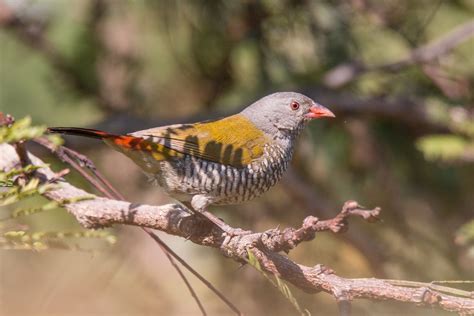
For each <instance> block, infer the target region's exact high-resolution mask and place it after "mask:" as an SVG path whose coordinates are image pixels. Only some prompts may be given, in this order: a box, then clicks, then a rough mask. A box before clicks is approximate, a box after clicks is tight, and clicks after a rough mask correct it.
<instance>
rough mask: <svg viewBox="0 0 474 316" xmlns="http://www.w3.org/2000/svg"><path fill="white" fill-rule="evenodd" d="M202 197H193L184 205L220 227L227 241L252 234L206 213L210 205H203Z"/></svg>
mask: <svg viewBox="0 0 474 316" xmlns="http://www.w3.org/2000/svg"><path fill="white" fill-rule="evenodd" d="M200 197H201V196H199V195H196V196H194V197H193V199H192V201H191V202H190V203H189V202H183V204H184V205H185V206H186V207H187V208H189V209H190V210H192V211H194V212H195V213H196V214H199V215H200V216H203V217H205V218H206V219H207V220H209V221H210V222H211V223H213V224H214V225H216V226H217V227H219V228H220V229H221V230H222V231H223V232H224V235H225V237H226V240H227V241H228V239H229V240H230V238H232V237H235V236H240V235H246V234H249V233H251V232H250V231H245V230H242V229H240V228H233V227H231V226H229V225H227V224H226V223H225V222H224V221H223V220H222V219H220V218H219V217H217V216H216V215H214V214H212V213H210V212H208V211H206V207H207V205H209V204H210V203H202V202H203V201H205V200H203V199H202V198H200Z"/></svg>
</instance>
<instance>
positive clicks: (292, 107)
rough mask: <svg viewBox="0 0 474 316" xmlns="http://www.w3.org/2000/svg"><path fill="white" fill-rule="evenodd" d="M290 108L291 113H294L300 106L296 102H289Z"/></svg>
mask: <svg viewBox="0 0 474 316" xmlns="http://www.w3.org/2000/svg"><path fill="white" fill-rule="evenodd" d="M290 108H291V109H292V110H293V111H296V110H298V109H299V108H300V104H299V103H298V102H296V101H293V102H291V104H290Z"/></svg>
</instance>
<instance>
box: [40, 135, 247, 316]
mask: <svg viewBox="0 0 474 316" xmlns="http://www.w3.org/2000/svg"><path fill="white" fill-rule="evenodd" d="M35 141H36V142H37V143H38V144H41V145H43V146H45V147H46V148H48V149H50V150H51V151H52V152H53V153H55V154H56V155H57V156H58V157H59V158H60V159H61V160H63V161H66V162H68V163H69V161H73V162H74V159H72V157H74V158H75V159H76V160H79V161H80V162H81V164H82V165H83V166H85V167H86V168H88V169H89V170H90V171H91V172H92V174H93V175H94V176H95V177H96V178H97V179H98V180H99V181H100V182H101V183H103V184H104V185H105V186H106V187H107V188H109V190H110V191H111V192H109V191H107V189H106V188H104V187H103V186H102V185H100V183H98V182H97V181H94V182H91V183H92V184H93V185H94V186H95V187H96V188H97V189H98V190H99V191H101V192H103V193H104V194H105V195H106V196H107V197H109V198H115V199H118V200H122V201H125V197H124V196H123V195H122V194H121V193H120V192H119V191H117V190H116V189H115V188H114V187H113V186H112V185H111V184H110V183H109V182H108V181H107V179H106V178H105V177H104V176H103V175H102V174H101V173H100V172H99V171H98V170H97V168H96V167H95V165H94V163H93V162H92V161H91V160H90V159H89V158H87V157H86V156H84V155H82V154H80V153H78V152H76V151H74V150H72V149H70V148H67V147H64V146H60V147H58V148H54V145H53V144H52V143H51V142H49V140H47V139H46V138H40V139H35ZM71 156H72V157H71ZM71 165H72V166H73V167H74V168H75V169H76V170H77V168H79V169H80V172H81V174H83V173H85V171H84V170H83V169H82V168H81V167H80V165H78V164H77V163H75V164H71ZM78 171H79V170H78ZM86 174H87V173H86ZM87 176H89V174H87ZM94 180H95V179H94ZM141 228H142V229H143V230H144V231H145V232H146V233H147V234H148V235H149V236H150V237H152V238H153V239H154V240H155V242H157V243H158V244H159V246H160V248H161V249H162V250H163V251H164V252H165V255H166V257H167V258H168V259H169V261H170V263H171V265H172V266H173V267H175V269H176V270H177V272H178V274H179V275H180V276H181V278H182V279H183V281H184V282H185V284H186V286H187V287H188V289H189V290H190V292H191V295H192V296H193V298H194V299H195V300H196V303H197V305H198V306H199V309H200V310H201V311H202V312H203V314H204V315H206V312H205V310H204V308H203V306H202V304H201V302H200V300H199V299H198V297H197V295H196V293H195V291H194V290H193V289H192V287H191V285H190V283H189V282H188V280H187V279H186V276H185V275H184V274H183V273H182V272H181V271H180V270H179V267H178V266H177V265H176V263H175V262H174V260H173V257H174V258H175V259H176V260H178V261H179V262H180V263H181V264H182V265H183V266H184V267H185V268H186V269H188V270H189V271H190V272H191V273H192V274H194V275H195V276H196V277H197V278H198V279H199V280H201V281H202V282H203V283H204V284H205V285H206V286H207V287H208V288H209V289H211V291H213V292H214V293H216V295H217V296H218V297H219V298H220V299H222V301H223V302H224V303H225V304H226V305H228V306H229V307H230V308H231V309H232V310H234V311H236V313H237V314H239V315H240V314H241V313H240V311H239V310H238V309H237V308H236V307H235V305H233V304H232V303H231V302H230V301H229V300H228V299H227V298H226V297H225V296H224V295H223V294H222V293H221V292H219V290H217V289H216V288H215V287H214V286H213V285H212V284H211V283H210V282H209V281H207V280H206V279H205V278H204V277H203V276H201V275H200V274H199V273H198V272H197V271H195V270H194V269H193V268H191V266H189V265H188V264H187V263H186V261H184V260H183V259H182V258H181V257H179V256H178V255H177V254H176V253H175V252H173V251H172V250H171V249H170V248H169V247H168V246H167V245H166V244H165V243H164V242H163V241H162V240H161V238H160V237H158V236H157V235H156V234H155V233H154V232H153V230H151V229H148V228H146V227H141Z"/></svg>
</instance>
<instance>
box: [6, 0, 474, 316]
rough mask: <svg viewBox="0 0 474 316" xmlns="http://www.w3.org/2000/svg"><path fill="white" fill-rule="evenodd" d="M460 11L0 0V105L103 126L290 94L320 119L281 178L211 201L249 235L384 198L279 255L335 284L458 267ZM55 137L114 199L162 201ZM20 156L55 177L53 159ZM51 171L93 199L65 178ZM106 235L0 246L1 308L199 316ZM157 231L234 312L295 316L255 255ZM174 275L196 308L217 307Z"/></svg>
mask: <svg viewBox="0 0 474 316" xmlns="http://www.w3.org/2000/svg"><path fill="white" fill-rule="evenodd" d="M473 16H474V1H471V0H455V1H454V0H452V1H448V0H445V1H443V0H419V1H408V0H403V1H400V0H386V1H376V0H346V1H342V0H319V1H305V0H277V1H252V0H246V1H204V0H200V1H198V0H196V1H166V0H159V1H151V0H149V1H146V0H140V1H125V0H124V1H107V0H84V1H61V0H42V1H34V0H8V1H6V0H1V1H0V111H3V112H5V113H10V114H12V115H13V116H14V117H16V118H17V119H19V118H22V117H24V116H27V115H29V116H31V117H32V119H33V122H34V123H35V124H45V125H49V126H83V127H93V128H99V129H105V130H107V131H109V132H115V133H118V132H131V131H134V130H139V129H145V128H149V127H153V126H159V125H164V124H169V123H175V122H193V121H198V120H201V119H206V118H216V117H219V116H225V115H228V114H230V113H235V112H237V111H239V110H240V109H241V108H243V107H244V106H246V105H248V104H250V103H251V102H253V101H255V100H256V99H258V98H260V97H262V96H264V95H266V94H268V93H271V92H276V91H288V90H292V91H299V92H303V93H305V94H307V95H308V96H310V97H312V98H314V99H315V100H317V101H318V102H320V103H321V104H323V105H325V106H327V107H328V108H330V109H331V110H332V111H333V112H334V113H335V114H336V116H337V118H336V119H334V120H318V121H315V122H312V124H310V126H308V128H307V129H306V131H305V133H304V135H303V136H302V137H301V139H300V141H299V144H298V147H297V150H296V155H295V158H294V159H293V163H292V167H291V170H290V171H289V172H288V173H287V174H286V176H285V178H284V180H283V181H282V182H281V183H280V184H278V185H277V186H276V187H274V188H273V189H271V190H270V191H269V192H268V193H267V194H265V195H263V196H262V197H260V198H258V199H256V200H254V201H251V202H247V203H245V204H242V205H238V206H225V207H224V206H223V207H216V208H214V209H213V212H214V213H215V214H217V215H218V216H220V217H222V218H224V219H225V221H226V222H228V223H229V224H231V225H232V226H236V227H242V228H244V229H252V230H255V231H263V230H266V229H269V228H273V227H276V226H277V225H280V226H281V227H288V226H297V225H300V224H301V221H302V220H303V219H304V218H305V217H306V216H308V215H315V216H318V217H320V218H330V217H332V216H334V215H335V214H337V212H338V211H339V210H340V208H341V206H342V204H343V203H344V202H345V201H346V200H349V199H355V200H357V201H358V202H359V203H361V204H362V205H365V206H367V207H375V206H380V207H382V219H383V220H382V221H381V222H379V223H377V224H368V223H365V222H363V221H362V220H360V219H357V218H354V219H351V220H350V225H349V227H350V228H349V231H348V232H346V233H345V234H341V235H337V236H336V235H334V234H330V233H321V234H319V235H317V238H316V239H315V240H313V241H311V242H308V243H304V244H301V245H300V246H299V247H297V248H296V249H295V250H294V251H292V252H291V253H290V254H289V256H290V257H291V259H293V260H295V261H297V262H299V263H302V264H305V265H315V264H317V263H323V264H325V265H327V266H329V267H331V268H333V269H334V270H335V271H336V272H337V273H338V274H339V275H341V276H344V277H372V276H374V277H380V278H390V279H409V280H414V281H427V282H429V281H433V280H457V279H472V277H473V275H474V268H473V266H474V247H473V240H474V221H472V218H473V214H474V164H473V162H474V108H473V105H474V92H473V91H474V40H473V37H472V33H473V32H474V30H473V28H474V27H473V24H472V23H473V21H474V19H473ZM66 145H68V146H70V147H72V148H74V149H77V150H78V151H80V152H82V153H84V154H86V155H88V156H89V157H91V158H92V159H93V161H94V162H95V163H96V164H97V166H98V168H99V170H100V171H102V172H103V173H104V174H105V175H106V177H107V178H108V179H109V180H110V181H111V182H112V183H113V184H114V185H115V187H116V188H118V189H119V190H120V191H121V192H122V193H124V194H125V196H126V197H127V198H128V199H129V200H130V201H133V202H137V203H151V204H160V203H165V202H169V201H170V199H169V198H167V197H166V196H165V195H163V193H162V192H161V191H160V190H159V189H158V188H156V187H151V186H150V185H149V183H148V182H147V180H146V178H145V176H144V175H142V173H141V172H140V171H139V169H138V167H136V166H135V165H134V164H133V163H132V162H131V161H129V160H128V159H127V158H125V157H122V156H121V155H120V154H118V153H116V152H113V151H112V150H111V149H109V148H107V147H106V146H104V145H103V144H101V143H100V142H97V141H95V140H88V139H87V140H86V139H79V138H74V137H70V138H68V139H67V142H66ZM29 149H31V150H32V151H33V152H34V153H36V154H38V155H40V157H41V158H42V159H44V160H45V161H47V162H48V163H51V164H52V167H53V169H55V170H60V169H61V168H65V167H66V166H65V165H62V164H60V163H59V162H58V160H57V159H55V158H53V157H52V156H51V155H49V154H48V153H46V152H45V151H42V150H41V149H40V148H37V147H34V146H33V145H31V146H29ZM67 179H68V180H69V181H70V182H72V183H73V184H75V185H77V186H80V187H83V188H85V189H87V190H89V191H90V192H94V191H93V188H91V187H90V186H89V185H88V184H87V183H86V182H85V181H84V180H82V179H81V177H80V176H79V175H78V174H75V173H71V174H70V175H68V177H67ZM39 202H42V203H44V200H42V199H41V198H34V199H30V200H28V201H25V202H23V203H24V204H25V205H35V203H39ZM12 209H13V208H3V209H1V210H0V215H2V216H5V215H7V214H8V212H10V211H11V210H12ZM20 228H21V229H25V230H28V231H31V232H38V231H40V232H41V231H80V230H81V228H80V227H79V226H78V225H77V223H76V222H75V221H74V219H73V218H72V217H71V216H69V215H68V214H67V213H66V212H65V211H64V210H63V209H55V210H50V211H45V212H41V213H39V214H35V215H31V216H24V217H19V218H17V219H14V220H8V221H2V222H0V233H1V232H5V231H8V230H15V229H20ZM108 232H109V233H110V234H112V235H113V236H115V238H116V239H117V241H116V243H113V244H112V243H110V242H104V240H101V239H100V238H99V239H97V240H95V239H90V240H89V239H87V240H86V241H84V240H82V241H81V240H75V239H71V240H66V241H61V242H58V243H56V244H55V243H53V242H51V243H50V244H48V245H47V247H46V248H47V249H45V250H44V251H26V250H2V251H1V252H0V314H2V315H199V310H198V308H197V306H196V304H195V302H194V300H193V299H192V298H191V296H190V295H189V293H188V291H187V289H186V287H185V286H184V284H183V282H182V281H181V279H180V278H179V276H178V275H177V273H176V272H175V270H174V269H173V268H172V267H171V265H170V264H169V262H168V260H167V259H166V257H165V256H164V254H163V253H162V252H161V251H160V250H159V248H158V246H157V245H156V244H154V242H153V241H152V240H151V239H150V238H149V237H148V236H146V235H145V234H144V233H143V232H142V231H141V230H139V229H137V228H135V227H115V228H113V229H111V230H110V231H108ZM160 236H162V237H163V239H164V240H166V241H167V242H168V243H169V245H170V246H171V247H172V248H173V249H174V250H175V251H176V252H178V254H180V255H181V256H182V257H183V258H185V259H186V260H187V261H188V262H189V263H190V264H191V265H192V266H193V267H194V268H196V269H197V270H198V271H200V272H201V273H202V274H203V275H204V276H206V277H207V278H208V279H209V280H210V281H212V282H213V283H214V284H215V285H216V286H217V287H218V288H219V289H220V290H222V291H223V292H224V293H226V295H227V296H228V297H230V298H231V300H232V301H233V302H234V303H235V304H236V305H237V306H239V307H240V309H241V310H242V311H243V312H244V313H245V314H247V315H267V314H270V313H271V314H274V315H288V314H294V313H295V312H294V310H293V309H292V306H291V305H290V304H289V302H288V301H287V300H286V299H284V298H283V296H281V294H280V293H279V292H278V290H277V289H275V288H274V287H272V286H271V285H270V284H269V283H268V282H267V281H266V280H265V279H264V278H263V277H262V276H261V275H259V273H258V272H257V271H255V270H254V269H253V268H252V267H239V265H238V264H237V263H235V262H233V261H231V260H228V259H225V258H223V257H222V256H221V255H220V254H219V253H217V251H215V250H213V249H208V248H205V247H201V246H197V245H194V244H192V243H191V242H187V241H185V240H183V239H181V238H176V237H171V236H166V235H164V234H160ZM2 245H3V248H12V245H11V244H8V242H7V241H5V239H3V243H0V246H2ZM16 246H18V245H16ZM13 248H15V247H13ZM17 248H21V247H19V246H18V247H17ZM190 281H191V282H192V284H193V286H194V287H195V289H196V291H197V293H198V296H199V297H200V298H201V299H202V301H203V303H204V306H205V308H206V309H207V311H208V312H209V313H210V314H211V315H230V314H231V313H230V311H229V310H228V309H227V307H226V306H225V305H224V304H223V303H222V302H220V301H219V300H218V299H217V298H216V297H215V296H214V295H213V294H212V293H211V292H210V291H209V290H207V289H206V288H205V287H204V286H203V285H202V284H201V283H199V282H198V281H196V279H194V278H193V277H191V276H190ZM471 290H472V287H471ZM292 292H293V294H294V296H295V297H296V299H297V300H298V302H299V303H300V305H301V306H302V307H304V308H307V309H308V310H309V311H311V312H312V314H313V315H328V314H334V313H336V312H337V306H336V304H335V302H334V300H333V298H332V297H330V296H329V295H327V294H320V295H310V294H306V293H303V292H301V291H299V290H298V289H295V288H292ZM353 312H354V314H355V315H399V314H406V315H445V314H446V313H443V312H439V311H434V310H429V309H420V308H417V307H414V306H407V305H403V304H393V303H386V302H383V303H374V302H370V301H356V302H355V303H354V304H353Z"/></svg>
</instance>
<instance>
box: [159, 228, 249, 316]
mask: <svg viewBox="0 0 474 316" xmlns="http://www.w3.org/2000/svg"><path fill="white" fill-rule="evenodd" d="M152 237H153V238H154V239H155V238H156V239H155V240H156V242H157V243H159V244H160V245H161V246H163V247H164V248H165V249H166V251H167V252H168V253H169V254H171V255H172V256H174V257H175V259H176V260H178V261H179V263H181V264H182V265H183V266H185V267H186V269H188V270H189V272H191V273H192V274H194V276H196V278H198V279H199V280H201V282H202V283H204V284H205V285H206V286H207V287H208V288H209V289H210V290H211V291H212V292H214V293H215V294H216V295H217V296H218V297H219V298H220V299H221V300H223V301H224V302H225V303H226V304H227V306H229V308H230V309H232V310H233V311H234V312H235V313H236V314H237V315H243V314H242V312H241V311H240V310H239V309H238V308H237V307H236V306H235V305H234V304H232V302H231V301H229V300H228V299H227V298H226V297H225V296H224V295H223V294H222V293H221V292H219V291H218V290H217V289H216V288H215V287H214V286H213V285H212V284H211V283H210V282H209V281H207V280H206V279H205V278H203V277H202V276H201V275H200V274H199V273H198V272H197V271H196V270H194V269H193V268H192V267H191V266H189V265H188V264H187V263H186V261H184V260H183V259H181V258H180V257H179V256H178V255H176V253H175V252H174V251H173V250H172V249H171V248H170V247H168V246H167V245H166V244H164V243H163V241H162V240H161V239H159V238H158V236H156V235H155V234H153V235H152Z"/></svg>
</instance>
